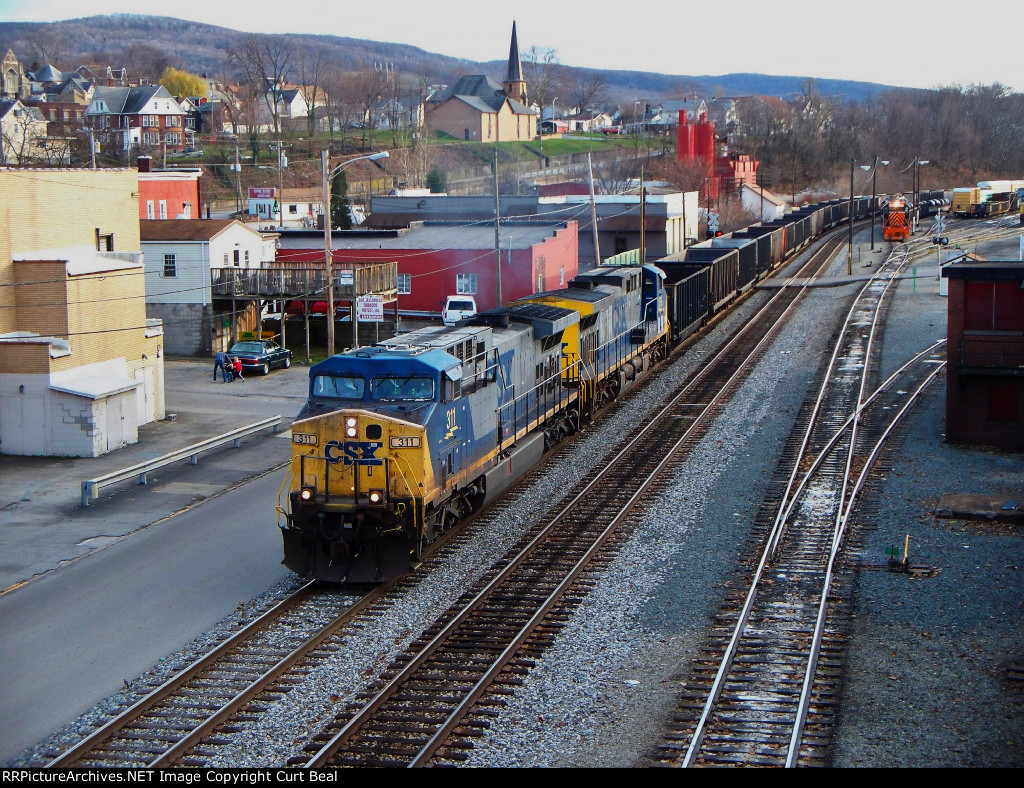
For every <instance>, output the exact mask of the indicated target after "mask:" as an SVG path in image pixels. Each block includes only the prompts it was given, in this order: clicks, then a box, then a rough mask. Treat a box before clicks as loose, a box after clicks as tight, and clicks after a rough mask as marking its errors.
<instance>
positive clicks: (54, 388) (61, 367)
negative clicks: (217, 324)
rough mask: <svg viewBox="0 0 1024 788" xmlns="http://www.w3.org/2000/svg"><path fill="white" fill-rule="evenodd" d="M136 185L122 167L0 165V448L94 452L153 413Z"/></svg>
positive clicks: (155, 364) (153, 334)
mask: <svg viewBox="0 0 1024 788" xmlns="http://www.w3.org/2000/svg"><path fill="white" fill-rule="evenodd" d="M42 174H45V177H41V175H42ZM137 191H138V176H137V174H136V172H135V170H131V169H105V170H90V169H78V170H56V169H49V170H45V171H44V170H31V169H20V170H5V171H0V285H2V286H0V451H2V452H3V453H4V454H17V455H60V456H85V457H90V456H97V455H100V454H103V453H105V452H108V451H111V450H114V449H117V448H118V447H120V446H123V445H125V444H128V443H135V442H136V441H137V440H138V428H139V426H140V425H142V424H146V423H148V422H151V421H154V420H156V419H161V418H163V416H164V395H163V329H162V326H161V324H160V322H159V321H154V320H147V319H146V311H145V309H146V307H145V278H144V273H143V263H142V254H141V251H140V245H139V219H138V211H139V207H138V196H137ZM54 205H74V206H75V210H73V211H53V210H44V209H42V208H40V206H54Z"/></svg>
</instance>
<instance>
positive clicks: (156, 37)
mask: <svg viewBox="0 0 1024 788" xmlns="http://www.w3.org/2000/svg"><path fill="white" fill-rule="evenodd" d="M239 21H240V26H242V24H244V17H240V20H239ZM248 35H249V34H248V33H245V32H243V31H240V30H234V29H231V28H226V27H218V26H215V25H207V24H202V23H199V22H189V21H186V20H181V19H174V18H171V17H164V16H142V15H137V14H115V15H112V16H91V17H85V18H82V19H71V20H66V21H59V22H51V23H45V22H0V51H6V50H7V48H8V47H10V48H12V49H13V50H14V52H15V54H17V55H18V56H19V57H20V58H21V59H22V60H23V62H24V63H25V64H26V66H27V67H28V68H29V69H31V68H33V67H35V66H37V65H41V61H43V60H45V61H47V62H51V63H53V64H54V65H56V66H57V67H58V68H66V69H67V68H75V67H77V66H78V65H81V64H82V63H93V64H104V65H105V64H109V65H112V66H114V67H124V68H127V69H128V74H129V77H132V78H135V77H137V76H140V75H146V74H145V73H144V72H151V71H153V70H157V74H159V71H160V70H162V66H163V65H174V66H177V67H179V68H185V69H187V70H188V71H191V72H193V73H200V74H201V73H206V74H209V75H210V76H211V77H214V78H216V77H221V78H229V77H230V75H231V73H232V69H231V68H230V67H229V66H228V63H227V57H226V52H227V51H228V50H229V49H231V48H235V47H237V46H238V45H239V44H240V43H241V42H242V41H243V40H244V39H245V38H246V37H247V36H248ZM292 38H294V39H295V40H296V41H297V42H299V43H300V44H301V46H302V47H303V48H304V49H305V48H320V49H322V50H323V52H324V55H325V58H326V60H327V61H328V62H330V63H333V64H334V65H336V66H338V67H340V68H342V69H345V70H358V69H362V68H371V67H372V66H373V65H374V64H377V63H390V64H393V65H394V67H395V69H396V70H398V71H400V72H403V73H407V74H415V75H422V76H426V77H429V80H430V81H431V82H443V83H450V82H453V81H454V80H455V79H456V78H457V77H458V76H460V75H463V74H469V73H480V72H483V73H485V74H489V75H491V76H493V77H494V78H496V79H498V80H500V79H501V77H502V76H503V75H504V72H505V66H506V61H505V60H501V59H496V60H493V61H489V62H487V63H476V62H473V61H469V60H462V59H459V58H454V57H449V56H447V55H443V54H438V53H434V52H426V51H424V50H422V49H419V48H418V47H414V46H408V45H406V44H392V43H384V42H379V41H368V40H365V39H355V38H345V37H342V36H331V35H295V36H292ZM439 45H443V42H439ZM565 65H566V66H570V67H571V66H572V64H571V63H567V64H565ZM621 65H627V64H621ZM721 65H722V68H723V70H724V69H727V68H728V65H729V64H728V60H727V59H723V61H722V64H721ZM581 70H584V71H587V72H588V73H589V74H595V73H596V74H600V75H601V76H603V77H604V79H605V84H606V90H605V93H606V98H607V100H609V101H610V102H612V103H615V102H618V103H622V102H625V101H629V102H632V101H633V100H634V99H636V98H643V99H646V100H649V101H651V100H659V99H663V98H671V97H680V96H683V95H693V94H694V93H697V94H699V95H701V96H707V97H710V96H713V95H718V96H722V95H726V96H744V95H776V96H785V95H787V94H791V93H799V92H800V91H801V88H802V87H804V86H805V85H806V83H807V76H802V77H780V76H769V75H765V74H725V75H722V76H707V75H705V76H686V75H668V74H652V73H647V72H641V71H630V70H626V69H607V70H601V71H594V70H592V69H581ZM810 76H812V77H813V75H810ZM815 82H816V85H817V90H818V92H819V93H820V94H822V95H826V96H836V97H847V98H851V99H857V100H860V99H863V98H865V97H867V96H869V95H875V94H877V93H879V92H880V91H882V90H885V89H887V88H886V86H883V85H877V84H872V83H867V82H852V81H845V80H832V79H816V80H815Z"/></svg>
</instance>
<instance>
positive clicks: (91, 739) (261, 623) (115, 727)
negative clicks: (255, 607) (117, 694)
mask: <svg viewBox="0 0 1024 788" xmlns="http://www.w3.org/2000/svg"><path fill="white" fill-rule="evenodd" d="M314 583H315V581H312V580H311V581H310V582H308V583H306V584H305V585H304V586H302V587H301V588H299V589H297V590H296V591H295V593H293V594H291V595H290V596H288V597H287V598H285V599H282V600H281V601H280V602H278V603H277V604H276V605H274V606H273V607H272V608H270V610H268V611H266V612H265V613H263V615H261V616H260V617H259V618H257V619H255V620H253V621H251V622H250V623H249V624H248V625H247V626H245V627H244V628H242V629H240V630H238V632H236V633H235V634H234V635H232V636H231V637H229V638H228V639H227V640H225V641H224V642H223V643H221V644H220V645H218V646H217V648H215V649H214V650H213V651H211V652H209V653H208V654H205V655H203V656H202V657H200V658H199V659H197V660H195V661H194V662H192V663H191V664H190V665H188V666H186V667H185V668H183V669H182V670H180V671H179V672H178V673H176V674H175V675H173V676H172V677H171V678H169V679H168V680H167V681H165V682H164V683H163V684H161V685H160V686H159V687H157V688H156V689H154V690H153V691H152V692H150V693H149V694H148V695H146V696H145V697H143V698H140V699H139V700H138V701H136V702H135V703H134V704H132V705H131V706H130V707H129V708H127V709H126V710H125V711H123V712H122V713H121V714H118V715H117V716H116V717H114V718H113V719H111V720H109V721H108V722H107V723H105V724H104V725H103V726H102V727H100V728H97V729H96V730H95V731H94V732H93V733H92V734H90V735H89V736H87V737H86V738H84V739H82V741H80V742H79V743H78V744H76V745H75V746H74V747H72V748H71V749H69V750H67V751H65V752H64V753H62V754H61V755H59V756H58V757H57V758H55V759H54V760H52V761H51V762H50V763H49V764H47V767H48V768H65V767H68V766H71V765H73V764H74V763H76V762H77V761H78V759H79V758H80V756H81V755H83V754H84V753H86V752H88V751H89V750H93V749H95V748H96V747H97V746H99V745H101V744H103V743H105V742H106V741H108V740H109V739H111V738H113V736H114V735H115V734H116V733H117V732H118V731H120V730H122V729H123V728H125V727H126V726H127V725H128V723H130V722H133V721H135V720H137V719H138V718H139V717H141V716H142V715H143V714H144V713H145V712H147V711H148V710H149V709H151V708H153V706H155V705H156V704H157V703H159V702H160V701H162V700H164V699H165V698H166V697H168V696H169V695H170V694H171V693H173V692H175V691H176V690H178V689H180V688H181V687H182V686H183V685H184V684H186V683H187V682H188V681H190V680H191V679H193V678H195V676H196V675H197V674H198V673H201V672H202V671H203V670H206V669H207V668H209V667H210V666H211V665H213V664H214V663H216V662H217V661H218V660H220V659H221V658H223V657H224V656H225V655H226V654H227V653H228V652H230V651H231V650H232V649H233V648H235V647H236V646H237V645H239V644H241V643H242V642H244V641H245V640H247V639H248V638H249V637H251V636H252V635H254V634H256V633H257V632H259V631H260V630H262V629H264V628H266V626H267V625H268V624H270V623H271V622H273V621H274V620H276V619H278V618H280V617H281V616H282V615H283V614H284V613H286V612H288V611H289V610H291V609H292V608H293V607H295V606H296V605H298V604H299V603H300V602H303V601H305V600H306V599H307V598H308V597H309V595H310V593H311V591H312V588H313V585H314Z"/></svg>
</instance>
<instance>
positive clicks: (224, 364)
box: [213, 350, 231, 383]
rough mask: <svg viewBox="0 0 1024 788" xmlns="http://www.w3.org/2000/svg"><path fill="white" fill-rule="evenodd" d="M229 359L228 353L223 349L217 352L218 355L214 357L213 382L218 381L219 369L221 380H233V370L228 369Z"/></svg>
mask: <svg viewBox="0 0 1024 788" xmlns="http://www.w3.org/2000/svg"><path fill="white" fill-rule="evenodd" d="M228 366H229V359H228V354H227V353H225V352H224V351H223V350H220V351H218V352H217V355H215V356H214V357H213V382H214V383H216V382H217V370H218V369H219V370H220V376H221V382H222V383H227V382H228V381H230V380H231V372H230V371H229V369H228Z"/></svg>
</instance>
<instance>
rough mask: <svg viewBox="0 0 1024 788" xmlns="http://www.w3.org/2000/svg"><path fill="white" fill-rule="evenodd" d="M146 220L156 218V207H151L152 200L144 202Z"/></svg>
mask: <svg viewBox="0 0 1024 788" xmlns="http://www.w3.org/2000/svg"><path fill="white" fill-rule="evenodd" d="M146 218H147V219H155V218H156V206H155V205H153V201H152V200H146Z"/></svg>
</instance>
